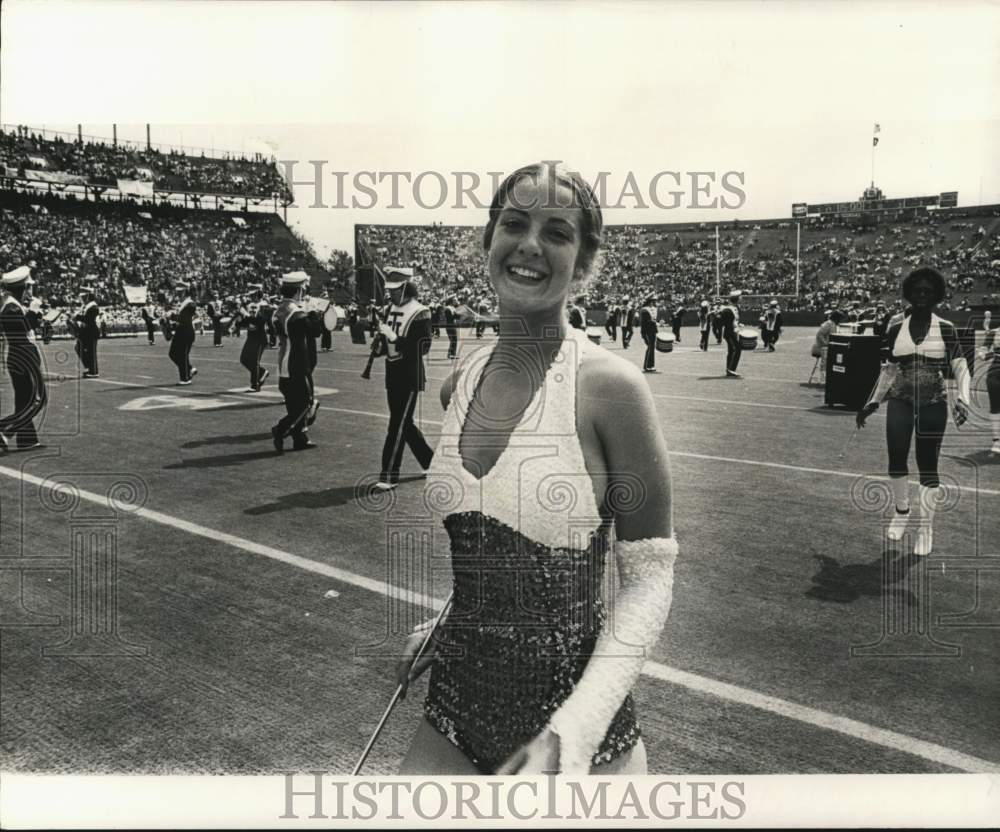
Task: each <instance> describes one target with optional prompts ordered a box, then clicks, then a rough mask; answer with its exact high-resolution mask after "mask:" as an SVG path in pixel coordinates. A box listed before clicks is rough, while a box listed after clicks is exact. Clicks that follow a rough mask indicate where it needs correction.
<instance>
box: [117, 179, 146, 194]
mask: <svg viewBox="0 0 1000 832" xmlns="http://www.w3.org/2000/svg"><path fill="white" fill-rule="evenodd" d="M118 190H119V191H121V192H122V193H123V194H125V196H141V197H143V198H145V199H152V198H153V183H152V182H142V181H140V180H138V179H119V180H118Z"/></svg>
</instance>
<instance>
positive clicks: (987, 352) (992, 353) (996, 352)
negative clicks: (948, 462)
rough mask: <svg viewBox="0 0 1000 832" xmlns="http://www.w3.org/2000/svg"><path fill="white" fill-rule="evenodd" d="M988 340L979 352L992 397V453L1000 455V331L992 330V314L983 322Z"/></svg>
mask: <svg viewBox="0 0 1000 832" xmlns="http://www.w3.org/2000/svg"><path fill="white" fill-rule="evenodd" d="M983 329H985V330H986V338H985V339H984V340H983V346H982V347H981V348H980V350H979V360H980V361H982V362H983V363H984V364H985V365H986V367H987V368H988V369H987V370H986V392H987V393H988V395H989V397H990V425H991V426H992V428H993V445H992V447H991V448H990V453H991V454H994V455H1000V329H990V313H989V312H987V313H986V315H985V316H984V320H983Z"/></svg>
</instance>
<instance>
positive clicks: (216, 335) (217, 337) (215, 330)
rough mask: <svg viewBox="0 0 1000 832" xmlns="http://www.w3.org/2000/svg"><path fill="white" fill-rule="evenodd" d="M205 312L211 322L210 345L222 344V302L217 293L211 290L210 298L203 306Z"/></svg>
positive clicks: (219, 345) (217, 345)
mask: <svg viewBox="0 0 1000 832" xmlns="http://www.w3.org/2000/svg"><path fill="white" fill-rule="evenodd" d="M205 313H206V314H207V315H208V319H209V320H210V321H211V322H212V346H213V347H221V346H222V302H221V301H220V300H219V293H218V292H212V299H211V300H210V301H209V302H208V304H207V305H206V306H205Z"/></svg>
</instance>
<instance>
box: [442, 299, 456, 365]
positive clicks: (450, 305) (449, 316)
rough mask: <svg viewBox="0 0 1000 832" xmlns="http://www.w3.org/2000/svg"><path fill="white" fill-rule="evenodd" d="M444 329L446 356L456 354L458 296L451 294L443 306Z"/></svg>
mask: <svg viewBox="0 0 1000 832" xmlns="http://www.w3.org/2000/svg"><path fill="white" fill-rule="evenodd" d="M444 331H445V333H446V334H447V335H448V358H455V357H456V356H457V355H458V298H456V297H455V296H454V295H452V296H451V297H450V298H448V302H447V303H446V304H445V306H444Z"/></svg>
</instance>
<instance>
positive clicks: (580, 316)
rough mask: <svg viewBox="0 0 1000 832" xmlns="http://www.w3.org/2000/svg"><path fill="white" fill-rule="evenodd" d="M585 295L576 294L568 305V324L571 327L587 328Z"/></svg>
mask: <svg viewBox="0 0 1000 832" xmlns="http://www.w3.org/2000/svg"><path fill="white" fill-rule="evenodd" d="M586 299H587V297H586V295H577V296H576V297H575V298H574V299H573V302H572V303H571V304H570V305H569V310H568V312H569V325H570V326H571V327H573V329H582V330H586V329H587V310H586V308H585V307H584V305H583V304H584V302H585V301H586Z"/></svg>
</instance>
